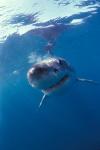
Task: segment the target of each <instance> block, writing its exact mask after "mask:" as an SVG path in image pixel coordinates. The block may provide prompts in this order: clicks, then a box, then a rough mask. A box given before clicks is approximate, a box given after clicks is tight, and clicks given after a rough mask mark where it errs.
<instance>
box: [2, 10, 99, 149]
mask: <svg viewBox="0 0 100 150" xmlns="http://www.w3.org/2000/svg"><path fill="white" fill-rule="evenodd" d="M45 43H46V40H45V39H43V38H42V37H39V36H35V35H34V36H33V35H32V34H31V33H29V32H28V33H26V34H24V35H22V36H19V35H17V34H13V35H11V36H9V37H8V38H7V40H6V41H5V42H4V43H3V44H2V46H1V47H2V52H3V53H2V57H1V59H2V66H3V69H2V72H3V73H4V76H3V77H2V82H1V83H2V101H1V107H0V108H1V116H2V117H1V133H0V134H1V146H0V147H1V148H0V150H40V149H42V150H100V86H99V85H92V84H86V83H76V84H74V85H73V86H72V87H71V88H70V89H67V87H64V88H62V89H61V90H59V92H57V93H54V94H52V95H51V96H50V97H49V98H48V100H47V101H45V103H44V105H43V106H42V107H41V108H40V109H38V104H39V102H40V100H41V97H42V94H41V92H40V91H38V90H37V89H33V88H31V87H30V86H29V84H28V81H27V78H26V72H27V70H28V68H29V67H30V66H31V65H30V64H27V60H26V56H27V54H29V52H31V51H32V50H33V49H35V50H36V49H37V53H39V54H41V55H44V54H45V52H44V50H43V48H44V45H45ZM53 52H54V54H55V55H57V56H61V57H64V58H66V59H67V60H68V61H69V62H70V63H71V64H72V66H73V67H74V68H75V70H76V73H77V75H78V76H81V77H85V78H89V79H94V80H97V81H100V13H98V14H95V15H94V16H93V17H92V18H89V19H88V21H87V22H85V23H84V24H81V25H78V26H73V27H70V28H68V29H66V30H64V31H62V32H61V34H60V35H59V36H58V37H57V39H56V42H55V46H54V48H53ZM14 68H18V69H19V68H21V71H20V74H19V75H15V76H12V75H11V76H10V72H11V71H12V70H14ZM8 75H9V77H8Z"/></svg>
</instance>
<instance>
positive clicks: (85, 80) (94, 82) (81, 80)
mask: <svg viewBox="0 0 100 150" xmlns="http://www.w3.org/2000/svg"><path fill="white" fill-rule="evenodd" d="M77 81H80V82H87V83H92V84H100V82H97V81H94V80H89V79H84V78H77Z"/></svg>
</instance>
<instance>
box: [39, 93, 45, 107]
mask: <svg viewBox="0 0 100 150" xmlns="http://www.w3.org/2000/svg"><path fill="white" fill-rule="evenodd" d="M46 97H47V94H44V95H43V97H42V99H41V101H40V104H39V108H40V107H41V106H42V104H43V101H44V100H45V99H46Z"/></svg>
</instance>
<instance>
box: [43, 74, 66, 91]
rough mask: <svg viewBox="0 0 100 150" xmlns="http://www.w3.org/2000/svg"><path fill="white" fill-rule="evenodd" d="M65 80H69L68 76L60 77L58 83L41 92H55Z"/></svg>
mask: <svg viewBox="0 0 100 150" xmlns="http://www.w3.org/2000/svg"><path fill="white" fill-rule="evenodd" d="M66 80H69V76H68V75H65V76H64V77H62V78H61V80H60V81H59V82H57V83H55V84H54V85H52V86H50V87H49V88H47V89H44V90H43V92H44V93H51V92H53V91H54V90H56V89H57V88H59V87H60V86H61V85H63V83H64V82H65V81H66Z"/></svg>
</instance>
